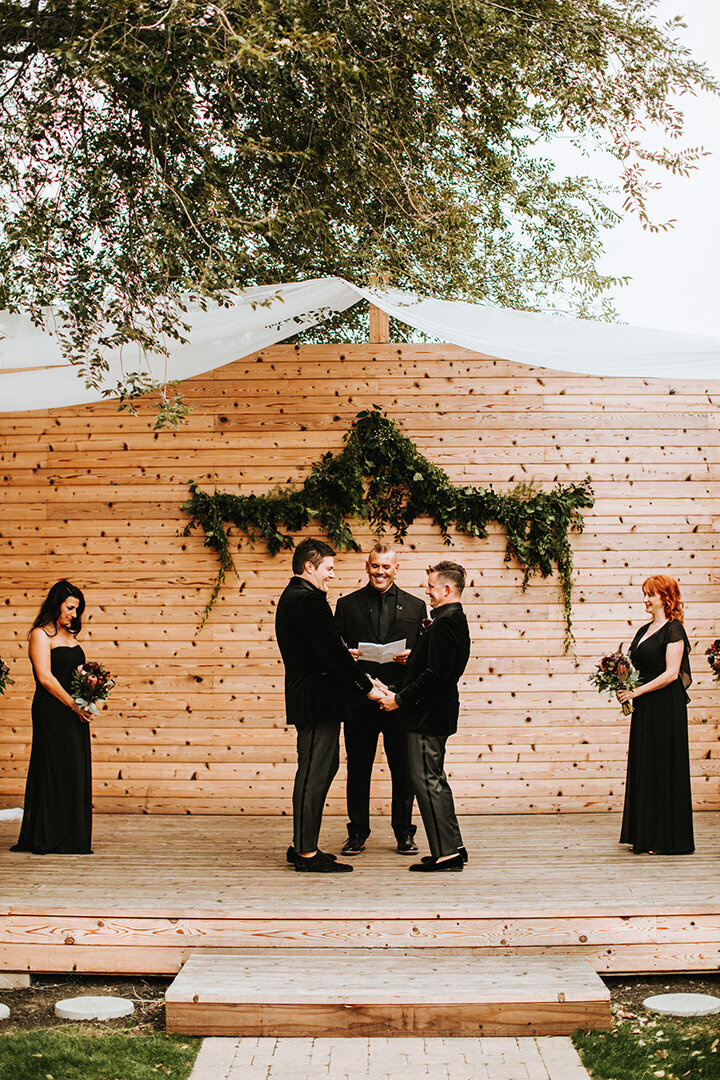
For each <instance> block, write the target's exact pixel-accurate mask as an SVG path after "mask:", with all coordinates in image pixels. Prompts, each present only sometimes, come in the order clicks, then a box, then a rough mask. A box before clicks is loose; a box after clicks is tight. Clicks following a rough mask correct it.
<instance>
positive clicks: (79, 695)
mask: <svg viewBox="0 0 720 1080" xmlns="http://www.w3.org/2000/svg"><path fill="white" fill-rule="evenodd" d="M114 685H115V681H114V679H111V678H110V672H109V671H106V670H105V668H104V667H103V666H102V664H96V663H95V662H94V661H92V660H86V661H85V663H84V664H79V665H78V666H77V667H76V668H75V671H74V672H73V677H72V683H71V685H70V693H71V694H72V696H73V697H74V698H75V704H76V705H79V706H80V708H81V709H87V710H88V712H97V711H98V710H97V705H96V702H98V701H106V700H107V696H108V694H109V693H110V691H111V690H112V688H113V686H114Z"/></svg>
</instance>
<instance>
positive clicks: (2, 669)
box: [0, 656, 15, 697]
mask: <svg viewBox="0 0 720 1080" xmlns="http://www.w3.org/2000/svg"><path fill="white" fill-rule="evenodd" d="M14 682H15V680H14V679H11V678H10V665H9V664H6V663H5V661H4V660H3V658H2V657H1V656H0V697H2V695H3V694H4V693H5V687H6V686H7V685H8V683H10V685H11V686H12V684H13V683H14Z"/></svg>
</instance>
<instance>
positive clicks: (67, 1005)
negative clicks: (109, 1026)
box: [55, 994, 135, 1020]
mask: <svg viewBox="0 0 720 1080" xmlns="http://www.w3.org/2000/svg"><path fill="white" fill-rule="evenodd" d="M133 1012H135V1006H134V1005H133V1003H132V1001H128V999H127V998H120V997H93V996H92V995H91V994H87V995H85V996H84V997H74V998H65V1000H64V1001H58V1003H57V1004H56V1006H55V1015H56V1016H59V1017H60V1019H61V1020H116V1019H117V1018H118V1017H119V1016H130V1014H131V1013H133Z"/></svg>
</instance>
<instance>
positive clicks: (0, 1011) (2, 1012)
mask: <svg viewBox="0 0 720 1080" xmlns="http://www.w3.org/2000/svg"><path fill="white" fill-rule="evenodd" d="M9 1015H10V1010H9V1009H8V1007H7V1005H0V1020H7V1018H8V1016H9Z"/></svg>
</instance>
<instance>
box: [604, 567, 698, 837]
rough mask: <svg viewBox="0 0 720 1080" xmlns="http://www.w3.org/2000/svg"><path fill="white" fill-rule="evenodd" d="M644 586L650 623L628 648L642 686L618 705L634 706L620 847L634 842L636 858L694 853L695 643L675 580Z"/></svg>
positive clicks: (622, 693)
mask: <svg viewBox="0 0 720 1080" xmlns="http://www.w3.org/2000/svg"><path fill="white" fill-rule="evenodd" d="M642 588H643V597H644V600H645V609H646V611H647V612H648V613H649V614H650V615H651V616H652V618H651V621H650V622H649V623H645V625H644V626H641V627H640V629H639V630H638V632H637V634H636V635H635V638H634V640H633V643H632V645H631V646H630V659H631V660H632V662H633V664H634V665H635V667H636V668H637V669H638V671H639V672H640V685H639V686H638V687H636V688H635V689H634V690H618V691H617V693H616V696H617V699H618V701H620V702H625V701H632V702H633V703H634V708H633V713H632V720H631V722H630V743H629V746H628V768H627V782H626V785H625V809H624V812H623V821H622V830H621V833H620V843H621V844H632V849H633V851H634V852H635V854H636V855H640V854H644V853H647V854H650V855H690V854H692V852H693V851H694V850H695V843H694V840H693V822H692V798H691V794H690V758H689V753H688V727H687V703H688V701H689V700H690V699H689V698H688V695H687V692H686V691H687V688H688V686H689V685H690V683H691V682H692V676H691V674H690V662H689V660H688V653H689V652H690V642H689V641H688V638H687V634H686V633H685V628H684V626H683V605H682V601H681V599H680V589H679V588H678V583H677V581H675V579H674V578H671V577H668V576H667V575H665V574H655V575H653V576H652V577H649V578H648V579H647V580H646V581H645V582H643V587H642Z"/></svg>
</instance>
